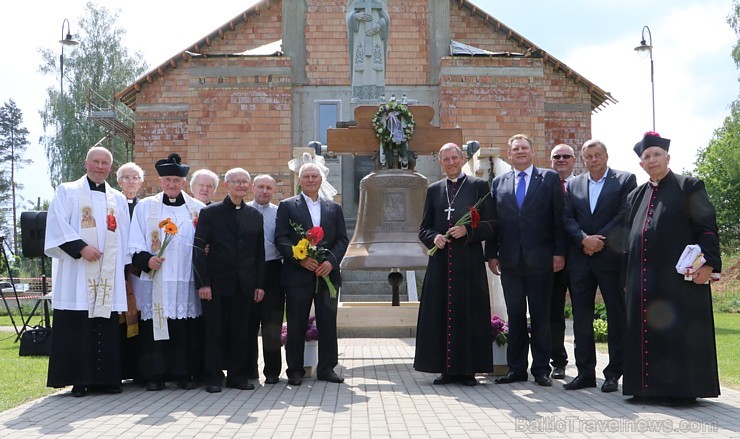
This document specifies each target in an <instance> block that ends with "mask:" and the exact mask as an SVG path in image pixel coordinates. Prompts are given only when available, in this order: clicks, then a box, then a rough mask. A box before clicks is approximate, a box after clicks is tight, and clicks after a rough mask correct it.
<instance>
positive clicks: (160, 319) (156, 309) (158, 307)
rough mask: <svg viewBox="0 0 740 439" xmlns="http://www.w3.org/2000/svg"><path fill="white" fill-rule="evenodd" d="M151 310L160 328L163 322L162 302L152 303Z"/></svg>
mask: <svg viewBox="0 0 740 439" xmlns="http://www.w3.org/2000/svg"><path fill="white" fill-rule="evenodd" d="M152 311H154V314H155V315H156V316H157V322H158V323H159V327H160V328H162V327H163V324H164V315H163V311H164V309H162V304H161V303H158V304H156V305H154V307H153V308H152Z"/></svg>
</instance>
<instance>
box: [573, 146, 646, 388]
mask: <svg viewBox="0 0 740 439" xmlns="http://www.w3.org/2000/svg"><path fill="white" fill-rule="evenodd" d="M581 157H582V158H583V162H584V164H585V165H586V167H587V169H588V172H586V173H583V174H581V175H579V176H578V177H576V178H574V179H573V180H572V181H571V182H570V185H568V196H567V197H566V200H565V209H564V212H563V226H564V227H565V231H566V233H567V235H568V238H569V239H570V246H569V251H568V272H569V274H570V296H571V301H572V303H573V333H574V336H575V344H576V349H575V354H576V366H577V367H578V376H576V377H575V378H574V379H573V380H572V381H571V382H569V383H566V384H564V385H563V387H564V388H565V389H566V390H577V389H583V388H586V387H596V374H595V369H596V347H595V344H594V329H593V321H594V298H595V296H596V288H597V287H598V288H599V289H600V290H601V296H602V297H603V298H604V303H605V304H606V311H607V319H608V324H609V335H608V337H609V338H608V342H609V364H608V365H607V366H606V368H605V369H604V377H605V378H606V381H605V382H604V384H603V385H602V386H601V391H602V392H614V391H616V390H617V387H618V382H619V378H621V376H622V351H623V349H622V336H623V334H624V329H625V323H626V322H625V308H624V293H623V290H622V282H621V280H620V279H621V273H620V270H621V269H622V266H623V262H624V251H625V250H624V226H623V224H622V218H623V216H624V213H625V211H626V208H627V195H628V194H629V193H630V192H631V191H632V189H634V188H635V187H636V186H637V183H636V180H635V176H634V175H633V174H630V173H629V172H622V171H615V170H614V169H610V168H609V167H608V166H607V162H608V160H609V154H608V153H607V151H606V146H605V145H604V143H603V142H601V141H599V140H589V141H587V142H586V143H584V144H583V147H582V148H581Z"/></svg>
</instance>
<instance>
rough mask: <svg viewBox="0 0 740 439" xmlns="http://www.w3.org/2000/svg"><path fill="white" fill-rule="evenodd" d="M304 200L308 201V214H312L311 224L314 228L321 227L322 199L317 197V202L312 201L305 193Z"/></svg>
mask: <svg viewBox="0 0 740 439" xmlns="http://www.w3.org/2000/svg"><path fill="white" fill-rule="evenodd" d="M301 195H303V199H304V200H306V206H308V213H310V214H311V222H312V223H313V226H314V227H316V226H320V225H321V197H316V201H314V200H312V199H311V197H309V196H307V195H306V194H304V193H303V192H301Z"/></svg>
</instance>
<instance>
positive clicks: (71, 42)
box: [58, 18, 80, 178]
mask: <svg viewBox="0 0 740 439" xmlns="http://www.w3.org/2000/svg"><path fill="white" fill-rule="evenodd" d="M65 24H66V25H67V35H66V36H65V35H64V25H65ZM59 42H60V43H61V44H62V54H61V55H59V92H60V95H59V99H60V108H61V111H60V112H59V124H60V126H61V134H60V136H59V139H58V141H59V142H60V149H63V147H64V46H72V47H74V46H76V45H78V44H80V43H79V42H78V41H75V39H74V38H72V32H71V30H70V29H69V20H67V19H66V18H65V19H64V21H63V22H62V39H61V40H59ZM62 166H64V164H62ZM64 177H65V176H64V173H62V178H64Z"/></svg>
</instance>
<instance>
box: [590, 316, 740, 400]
mask: <svg viewBox="0 0 740 439" xmlns="http://www.w3.org/2000/svg"><path fill="white" fill-rule="evenodd" d="M714 333H715V339H716V340H717V363H718V365H719V382H720V384H721V385H722V386H723V387H729V388H731V389H735V390H740V343H738V340H740V313H732V314H729V313H714ZM596 349H597V350H598V351H599V352H601V353H607V352H609V350H608V349H607V346H606V343H596Z"/></svg>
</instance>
